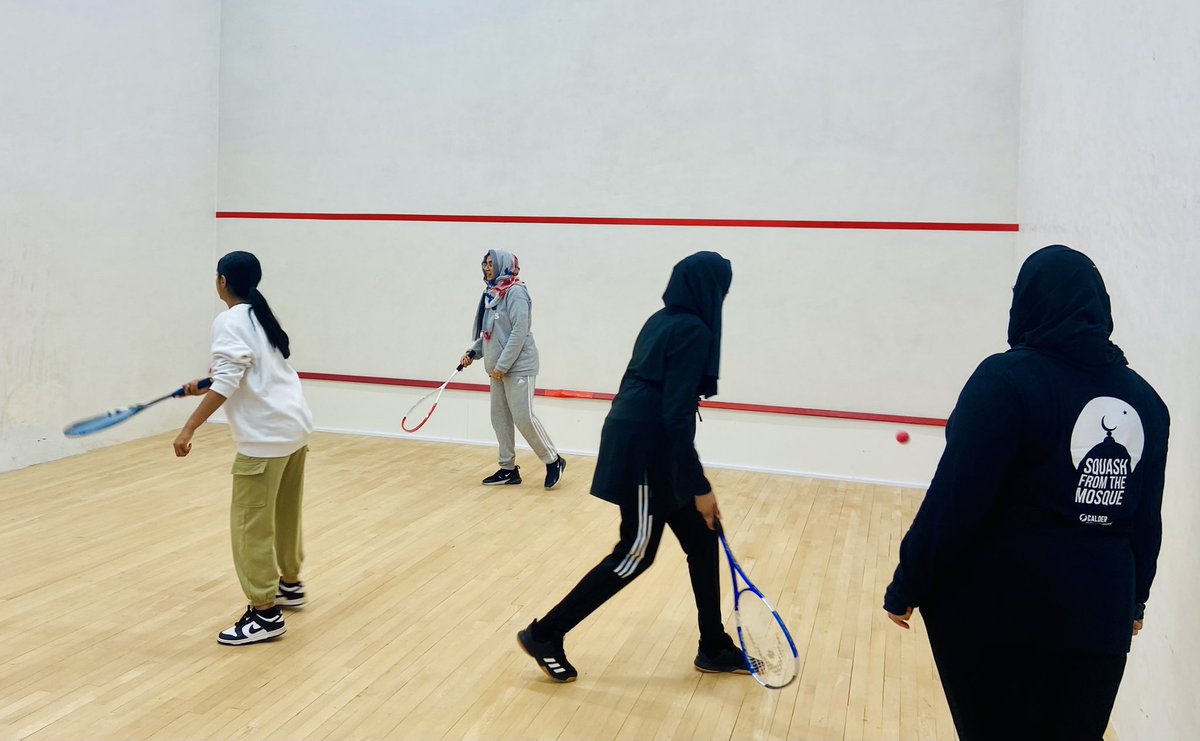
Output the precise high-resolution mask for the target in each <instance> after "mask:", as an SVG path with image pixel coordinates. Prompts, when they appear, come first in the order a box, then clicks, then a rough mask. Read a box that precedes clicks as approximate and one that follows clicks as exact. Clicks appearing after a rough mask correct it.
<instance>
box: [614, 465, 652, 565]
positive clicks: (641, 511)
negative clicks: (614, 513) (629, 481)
mask: <svg viewBox="0 0 1200 741" xmlns="http://www.w3.org/2000/svg"><path fill="white" fill-rule="evenodd" d="M648 489H649V487H648V486H647V485H646V484H645V483H643V484H642V485H641V486H639V487H638V534H637V537H636V538H634V541H633V545H632V546H630V548H629V553H627V554H626V555H625V558H624V559H623V560H622V561H621V563H620V564H619V565H618V566H617V568H616V569H615V571H616V574H617V576H619V577H621V578H622V579H624V578H626V577H628V576H629V575H630V574H632V573H633V572H635V571H637V568H638V566H640V565H641V563H642V558H643V557H644V556H645V555H646V546H647V545H648V544H649V543H650V530H651V529H652V526H653V524H654V518H653V517H651V516H650V497H649V496H647V495H648V493H649V492H648V491H647V490H648Z"/></svg>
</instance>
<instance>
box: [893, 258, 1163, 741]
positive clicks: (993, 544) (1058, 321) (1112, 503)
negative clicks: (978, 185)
mask: <svg viewBox="0 0 1200 741" xmlns="http://www.w3.org/2000/svg"><path fill="white" fill-rule="evenodd" d="M1112 329H1113V321H1112V311H1111V307H1110V305H1109V298H1108V293H1107V292H1106V291H1105V288H1104V282H1103V280H1102V279H1101V277H1100V273H1099V271H1098V270H1097V269H1096V266H1095V265H1094V264H1093V263H1092V261H1091V260H1089V259H1088V258H1087V257H1086V256H1085V255H1083V254H1082V253H1079V252H1076V251H1074V250H1071V249H1069V248H1067V247H1064V246H1062V245H1052V246H1050V247H1045V248H1043V249H1041V250H1039V251H1037V252H1035V253H1034V254H1033V255H1031V256H1030V257H1029V259H1027V260H1026V261H1025V264H1024V265H1023V266H1022V267H1021V271H1020V274H1019V275H1018V276H1017V283H1016V286H1014V288H1013V304H1012V310H1011V312H1010V315H1009V327H1008V342H1009V345H1010V347H1011V348H1012V349H1011V350H1009V351H1008V352H1006V353H1003V354H1000V355H993V356H991V357H989V358H987V359H986V360H984V361H983V363H982V364H980V366H979V368H978V369H976V371H975V373H974V374H973V375H972V376H971V378H970V379H969V380H968V381H967V385H966V387H965V388H964V389H963V391H962V394H961V395H960V396H959V399H958V404H957V405H956V406H955V409H954V413H953V414H952V415H951V417H950V421H949V424H948V425H947V427H946V450H945V453H944V454H943V455H942V459H941V462H940V463H939V464H938V467H937V472H936V473H935V474H934V477H933V481H932V483H931V484H930V487H929V491H928V492H927V493H926V495H925V500H924V502H922V504H921V508H920V510H919V511H918V512H917V516H916V519H915V520H914V521H913V524H912V527H911V528H910V529H909V531H908V534H907V535H906V536H905V538H904V541H903V542H902V543H901V545H900V563H899V565H898V566H897V567H896V572H895V576H894V577H893V580H892V583H891V585H890V586H889V587H888V589H887V593H886V595H885V597H884V609H885V610H886V612H887V613H888V616H889V617H890V618H891V619H892V621H893V622H895V623H897V624H898V625H900V626H901V627H903V628H906V629H907V628H908V618H909V617H910V616H911V614H912V610H913V608H915V607H919V608H920V609H921V613H922V616H923V617H924V620H925V625H926V628H927V630H928V633H929V643H930V646H931V648H932V649H933V655H934V660H935V661H936V662H937V666H938V672H939V674H940V675H941V679H942V686H943V687H944V689H945V691H946V699H947V701H948V702H949V705H950V711H951V713H952V714H953V716H954V724H955V726H956V727H957V729H958V733H959V736H960V737H961V738H962V739H964V741H969V740H970V739H980V738H1047V739H1051V738H1052V739H1076V738H1078V739H1084V738H1086V739H1100V738H1101V737H1102V736H1103V734H1104V730H1105V728H1106V726H1107V724H1108V717H1109V714H1110V712H1111V711H1112V705H1113V701H1114V699H1115V698H1116V693H1117V687H1118V686H1119V685H1120V682H1121V675H1122V674H1123V672H1124V669H1125V655H1126V653H1127V652H1128V651H1129V647H1130V641H1131V636H1132V635H1135V634H1136V633H1137V632H1138V630H1140V629H1141V625H1142V620H1143V619H1144V611H1145V603H1146V600H1147V599H1148V598H1149V595H1150V583H1151V581H1152V580H1153V579H1154V572H1155V564H1156V561H1157V558H1158V551H1159V545H1160V543H1161V538H1162V521H1161V517H1160V509H1161V504H1162V494H1163V472H1164V468H1165V466H1166V457H1167V433H1168V426H1169V422H1170V420H1169V417H1168V414H1167V408H1166V405H1165V404H1163V402H1162V400H1161V399H1160V398H1159V396H1158V394H1157V393H1155V391H1154V389H1153V388H1151V387H1150V384H1148V383H1146V381H1144V380H1143V379H1142V378H1141V376H1139V375H1138V374H1137V373H1135V372H1134V371H1133V370H1131V369H1130V368H1129V367H1128V366H1127V362H1126V360H1125V356H1124V354H1123V353H1122V352H1121V350H1120V348H1118V347H1117V346H1116V345H1114V344H1113V343H1112V342H1111V341H1110V340H1109V336H1110V335H1111V334H1112Z"/></svg>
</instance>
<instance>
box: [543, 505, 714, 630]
mask: <svg viewBox="0 0 1200 741" xmlns="http://www.w3.org/2000/svg"><path fill="white" fill-rule="evenodd" d="M663 525H670V527H671V532H673V533H675V537H676V538H677V539H678V540H679V545H680V546H682V547H683V551H684V553H686V554H687V563H688V573H689V574H690V575H691V578H692V592H693V593H694V594H695V596H696V613H697V622H698V623H699V626H700V645H701V647H709V646H711V647H713V648H714V649H715V648H719V647H720V646H722V645H724V643H725V642H726V641H727V640H728V639H727V638H726V636H725V627H724V625H723V624H722V622H721V588H720V585H719V580H720V565H719V564H720V562H719V561H718V560H717V559H718V553H717V534H716V533H715V532H714V531H712V530H709V529H708V526H707V525H705V524H704V518H703V517H702V516H701V515H700V513H699V512H698V511H697V510H696V508H695V507H694V506H690V505H689V506H684V507H681V508H679V509H677V510H675V511H674V512H671V513H670V514H668V515H666V516H665V517H664V516H656V515H652V514H650V492H649V490H648V487H646V486H642V487H640V489H639V492H638V501H637V502H636V503H633V504H629V505H623V506H622V507H621V540H620V541H618V542H617V545H616V547H614V548H613V551H612V553H610V554H609V555H608V556H606V557H605V558H604V560H603V561H601V562H600V563H599V564H597V565H596V567H595V568H593V569H592V570H591V571H589V572H588V573H587V574H586V575H585V576H584V577H583V578H582V579H581V580H580V581H579V584H577V585H576V586H575V588H574V589H572V590H571V592H570V593H569V594H567V596H566V597H563V599H562V601H561V602H559V603H558V604H557V605H555V606H554V607H553V608H552V609H551V610H550V612H548V613H546V616H545V617H543V618H542V619H541V620H539V621H538V626H537V627H538V629H539V630H538V633H540V634H542V635H545V636H554V637H558V636H563V635H566V634H567V633H568V632H570V630H571V629H572V628H574V627H575V626H576V625H579V623H581V622H583V620H584V618H586V617H587V616H588V615H591V614H592V613H593V612H595V611H596V608H598V607H600V605H602V604H604V603H605V602H607V601H608V600H609V599H610V598H612V596H613V595H615V594H616V593H617V592H619V591H621V590H622V589H623V588H624V587H625V585H626V584H628V583H630V582H631V581H633V580H634V579H636V578H637V577H638V576H639V575H640V574H642V573H644V572H645V571H646V569H648V568H650V565H651V564H652V563H654V554H655V553H657V552H658V544H659V541H660V540H661V539H662V533H663Z"/></svg>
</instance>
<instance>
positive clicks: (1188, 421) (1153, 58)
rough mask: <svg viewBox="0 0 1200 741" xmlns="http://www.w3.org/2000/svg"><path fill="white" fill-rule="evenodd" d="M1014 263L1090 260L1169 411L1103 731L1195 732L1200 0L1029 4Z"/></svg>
mask: <svg viewBox="0 0 1200 741" xmlns="http://www.w3.org/2000/svg"><path fill="white" fill-rule="evenodd" d="M1025 12H1026V17H1025V21H1024V34H1025V42H1024V43H1025V49H1024V62H1023V64H1024V70H1025V71H1024V75H1023V90H1022V125H1021V198H1020V202H1021V221H1022V234H1021V238H1020V249H1019V252H1018V255H1017V257H1018V258H1020V259H1023V258H1024V257H1025V256H1026V255H1027V254H1028V253H1030V252H1032V251H1033V250H1034V249H1036V248H1038V247H1041V246H1042V245H1045V244H1052V243H1064V244H1068V245H1071V246H1073V247H1076V248H1078V249H1080V250H1082V251H1084V252H1086V253H1087V254H1088V255H1089V256H1091V257H1092V259H1093V260H1095V261H1096V264H1097V265H1098V266H1099V268H1100V271H1101V273H1102V274H1103V275H1104V278H1105V282H1106V283H1107V285H1108V290H1109V293H1110V294H1111V295H1112V300H1113V315H1114V317H1115V325H1116V330H1115V333H1114V335H1113V339H1114V340H1115V341H1116V342H1117V344H1119V345H1121V347H1122V348H1123V349H1124V350H1125V353H1126V355H1127V356H1128V358H1129V360H1130V364H1131V366H1132V367H1133V368H1134V369H1136V370H1137V371H1138V372H1139V373H1141V374H1142V375H1143V376H1145V378H1146V379H1147V380H1149V381H1150V383H1151V384H1153V385H1154V387H1155V388H1156V389H1157V390H1158V392H1159V393H1160V394H1161V395H1162V397H1163V399H1164V400H1165V401H1166V403H1167V405H1168V407H1170V410H1171V418H1172V421H1171V451H1170V455H1169V458H1168V464H1167V481H1166V494H1165V501H1164V504H1163V521H1164V532H1163V548H1162V555H1161V557H1160V559H1159V570H1158V576H1157V578H1156V580H1155V583H1154V588H1153V590H1152V592H1151V596H1150V602H1149V603H1148V608H1147V612H1146V628H1145V631H1144V632H1143V633H1142V634H1141V635H1140V636H1138V637H1137V638H1135V639H1134V642H1133V650H1132V652H1131V653H1130V655H1129V664H1128V668H1127V670H1126V673H1125V681H1124V683H1123V685H1122V687H1121V692H1120V695H1119V696H1118V698H1117V705H1116V709H1115V711H1114V714H1113V719H1112V723H1113V726H1114V728H1115V730H1116V732H1117V736H1118V737H1119V738H1120V739H1121V741H1139V740H1141V739H1153V740H1157V739H1194V738H1200V711H1198V710H1197V706H1196V688H1197V687H1200V633H1197V631H1196V630H1195V618H1196V615H1197V612H1200V549H1197V547H1196V542H1195V536H1194V529H1195V523H1196V522H1197V521H1200V499H1198V498H1197V496H1196V492H1197V491H1198V490H1200V463H1198V462H1197V458H1196V455H1195V451H1196V450H1197V448H1198V447H1200V414H1198V412H1200V390H1198V389H1197V384H1196V369H1197V368H1198V367H1200V346H1198V345H1197V343H1196V339H1197V328H1198V319H1197V317H1200V294H1197V292H1196V289H1195V282H1196V280H1197V279H1198V278H1200V256H1198V255H1200V253H1198V252H1197V249H1196V240H1197V235H1200V174H1198V172H1200V171H1198V169H1197V165H1200V135H1198V133H1197V132H1198V131H1200V102H1198V99H1197V97H1196V91H1197V90H1200V36H1198V35H1197V32H1196V29H1197V28H1200V5H1197V4H1195V3H1192V2H1186V1H1185V0H1164V1H1163V2H1157V3H1142V4H1138V5H1137V6H1136V8H1134V7H1133V6H1130V5H1128V4H1125V3H1116V2H1100V3H1082V2H1067V1H1066V0H1052V1H1047V2H1041V1H1040V0H1039V2H1036V3H1028V4H1027V6H1026V11H1025Z"/></svg>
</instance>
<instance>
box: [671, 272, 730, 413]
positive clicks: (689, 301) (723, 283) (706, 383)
mask: <svg viewBox="0 0 1200 741" xmlns="http://www.w3.org/2000/svg"><path fill="white" fill-rule="evenodd" d="M732 282H733V264H732V263H730V262H729V261H728V260H726V259H725V258H724V257H721V256H720V255H718V254H717V253H716V252H697V253H696V254H694V255H689V256H688V257H685V258H683V259H682V260H680V261H679V263H677V264H676V265H675V268H674V269H673V270H672V271H671V280H670V281H668V282H667V290H666V291H664V292H663V303H664V304H666V306H667V313H668V314H693V315H695V316H697V317H699V318H700V321H702V322H704V324H705V326H707V327H708V329H709V331H711V332H712V335H713V342H712V347H711V349H710V350H709V352H708V362H707V363H706V364H705V368H704V378H703V379H701V381H700V389H699V393H700V395H701V396H704V397H710V396H716V394H717V378H718V377H719V376H720V368H721V307H722V305H723V304H724V303H725V294H727V293H729V285H730V284H731V283H732Z"/></svg>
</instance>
